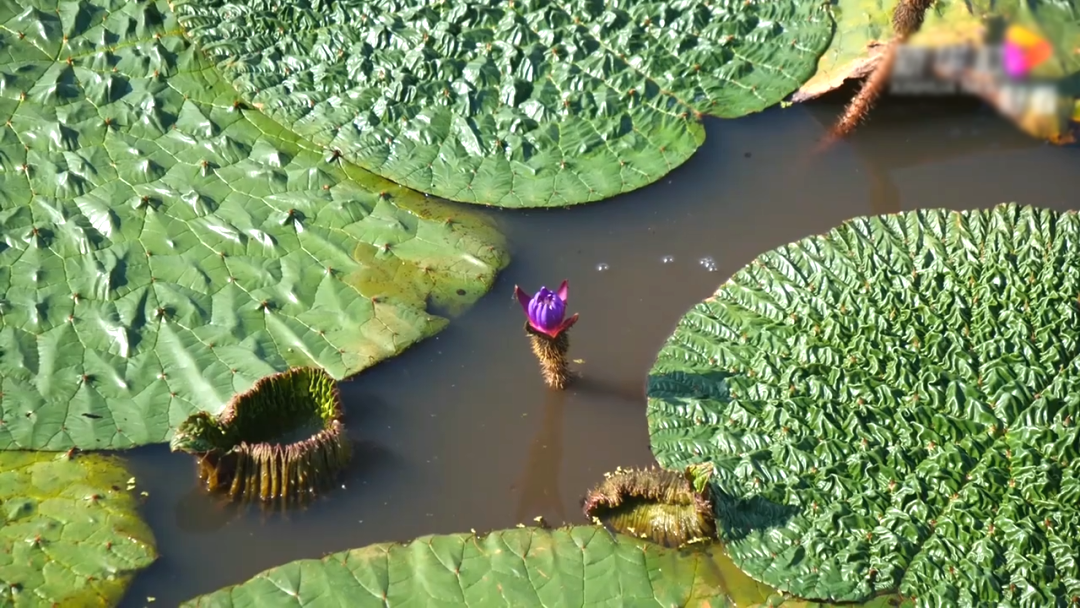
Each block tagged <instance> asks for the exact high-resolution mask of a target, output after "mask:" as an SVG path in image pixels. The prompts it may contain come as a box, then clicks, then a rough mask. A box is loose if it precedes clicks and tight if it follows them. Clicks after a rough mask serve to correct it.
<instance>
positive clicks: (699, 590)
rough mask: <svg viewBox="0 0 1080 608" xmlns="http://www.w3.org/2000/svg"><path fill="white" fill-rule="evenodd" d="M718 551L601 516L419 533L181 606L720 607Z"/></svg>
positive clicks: (284, 569) (299, 564)
mask: <svg viewBox="0 0 1080 608" xmlns="http://www.w3.org/2000/svg"><path fill="white" fill-rule="evenodd" d="M721 559H723V553H722V552H721V551H719V550H716V549H713V550H709V549H701V550H681V551H680V550H674V549H665V548H663V547H661V546H659V545H655V544H652V543H649V542H647V541H642V540H637V539H634V538H632V537H629V536H623V535H613V534H611V533H610V532H608V531H607V530H605V529H604V528H602V527H599V526H581V527H576V528H565V529H559V530H544V529H538V528H516V529H512V530H502V531H498V532H492V533H491V534H488V535H486V536H477V535H474V534H450V535H446V536H424V537H420V538H418V539H416V540H414V541H412V542H410V543H409V544H406V545H401V544H390V543H387V544H378V545H371V546H369V547H365V548H363V549H353V550H351V551H344V552H341V553H335V554H333V555H329V556H327V557H325V558H323V559H321V560H313V559H306V560H299V561H295V562H292V563H290V564H286V565H284V566H280V567H277V568H272V569H270V570H267V571H265V572H262V573H260V574H258V575H256V576H255V577H254V578H252V579H251V580H249V581H247V582H245V583H243V584H241V585H236V586H234V587H226V588H225V589H222V590H220V591H217V592H214V593H211V594H208V595H204V596H200V597H197V598H195V599H193V600H191V601H189V602H187V603H186V604H184V606H187V607H188V608H194V607H200V608H204V607H215V608H234V607H235V608H241V607H244V608H247V607H254V606H258V607H259V608H264V607H265V608H276V607H278V606H303V607H315V606H350V607H354V608H366V607H368V606H372V607H383V606H388V605H389V606H398V605H417V606H436V605H437V606H445V607H451V606H477V607H479V606H492V607H494V606H508V607H513V608H528V607H530V606H535V607H540V606H558V607H559V608H575V607H584V606H615V605H617V606H628V607H630V606H633V607H639V606H640V607H645V606H657V607H659V606H664V607H667V606H704V605H711V606H713V607H714V608H723V607H724V606H727V605H728V603H727V601H726V599H725V597H726V595H725V592H724V580H723V576H722V575H721V574H720V571H719V569H718V567H717V561H719V560H721Z"/></svg>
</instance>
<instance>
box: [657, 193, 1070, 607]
mask: <svg viewBox="0 0 1080 608" xmlns="http://www.w3.org/2000/svg"><path fill="white" fill-rule="evenodd" d="M1078 242H1080V216H1078V215H1077V214H1076V213H1075V212H1067V213H1058V212H1054V211H1047V210H1040V209H1035V208H1031V207H1019V206H1017V205H1003V206H999V207H996V208H994V209H993V210H985V211H968V212H963V213H957V212H948V211H943V210H921V211H914V212H907V213H901V214H897V215H888V216H878V217H871V218H859V219H855V220H851V221H850V222H847V223H845V224H843V225H842V226H841V227H839V228H836V229H834V230H832V231H830V232H829V233H827V234H825V235H822V236H815V237H809V238H807V239H803V240H802V241H799V242H796V243H793V244H791V245H788V246H785V247H782V248H779V249H776V250H773V251H770V252H768V253H765V254H763V255H761V256H760V257H759V258H758V259H757V260H755V261H754V262H752V263H751V264H750V265H748V266H746V267H745V268H743V269H742V270H740V271H739V272H737V273H736V274H735V276H734V277H733V278H732V279H731V280H730V281H728V282H727V283H725V284H724V285H722V286H721V287H720V289H719V290H718V291H717V292H716V294H715V295H714V296H713V297H711V298H710V299H708V300H706V301H705V302H703V303H701V304H699V305H698V306H696V307H695V308H694V309H692V310H691V311H690V312H689V313H688V314H687V315H686V316H685V317H684V318H683V319H682V321H681V322H680V323H679V325H678V328H677V329H676V331H675V333H674V335H673V336H672V337H671V338H670V340H669V341H668V343H667V344H666V345H665V346H664V348H663V349H662V350H661V352H660V355H659V358H658V360H657V363H656V366H655V367H654V369H653V370H652V372H651V374H650V378H649V387H648V394H649V409H648V416H649V426H650V434H651V441H652V447H653V451H654V453H655V454H656V457H657V459H658V460H659V461H660V463H661V465H663V466H665V467H667V468H671V469H676V470H679V469H681V468H682V467H685V466H688V465H691V464H695V463H700V462H710V463H712V464H713V466H714V467H715V469H716V473H715V474H714V476H713V478H712V479H713V483H714V489H715V490H716V491H717V505H718V506H717V516H718V528H719V529H720V533H721V536H722V538H724V539H726V540H727V542H728V549H729V551H730V554H731V556H732V558H733V559H734V560H735V562H736V563H737V564H738V565H739V566H740V567H741V568H742V569H743V570H745V571H746V572H747V573H748V574H750V575H751V576H753V577H754V578H756V579H758V580H761V581H763V582H765V583H767V584H770V585H773V586H775V587H778V588H779V589H781V590H782V591H788V592H791V593H793V594H795V595H798V596H801V597H806V598H812V599H830V600H852V601H857V600H863V599H865V598H867V597H869V596H871V595H872V594H873V593H875V592H877V591H886V590H890V589H895V588H898V589H899V591H900V592H901V593H903V594H904V595H907V596H915V597H917V598H918V602H919V605H920V606H937V605H950V606H964V605H1002V604H1008V605H1014V606H1023V607H1031V608H1035V607H1043V606H1063V605H1065V603H1066V602H1067V601H1069V598H1073V597H1076V596H1078V595H1080V566H1078V564H1077V560H1076V553H1075V550H1074V549H1073V547H1074V541H1075V539H1076V538H1078V536H1080V509H1078V506H1077V505H1078V504H1080V449H1078V447H1077V446H1078V445H1080V439H1078V438H1080V430H1078V427H1077V422H1078V420H1080V399H1077V397H1076V395H1078V394H1080V330H1078V322H1080V309H1078V306H1080V305H1078V303H1077V294H1078V293H1080V268H1078V265H1080V258H1078V257H1077V255H1076V248H1077V243H1078Z"/></svg>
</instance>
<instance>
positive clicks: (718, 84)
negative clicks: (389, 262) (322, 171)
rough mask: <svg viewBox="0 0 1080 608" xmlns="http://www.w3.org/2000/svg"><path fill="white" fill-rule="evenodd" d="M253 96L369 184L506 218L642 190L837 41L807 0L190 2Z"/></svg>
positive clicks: (799, 75) (785, 89) (201, 30)
mask: <svg viewBox="0 0 1080 608" xmlns="http://www.w3.org/2000/svg"><path fill="white" fill-rule="evenodd" d="M177 11H178V12H179V13H180V14H181V20H182V22H183V24H184V25H185V27H186V28H188V30H189V32H190V33H191V35H192V36H193V38H194V39H195V40H197V41H198V42H199V43H201V45H202V46H204V47H205V48H206V49H207V51H208V52H209V53H210V54H211V55H212V56H213V57H214V58H215V59H216V60H217V61H218V62H219V64H218V65H219V67H220V68H221V70H222V71H223V73H225V74H227V75H228V77H229V78H231V79H232V80H233V82H234V84H235V86H236V87H237V88H238V90H239V91H240V92H241V94H242V96H243V97H244V98H245V99H246V100H249V101H251V102H252V103H254V105H255V106H256V107H259V108H262V109H263V110H264V111H265V112H266V113H267V115H268V116H270V117H271V118H273V119H275V120H277V121H279V122H281V123H282V124H285V125H288V126H290V127H291V128H293V129H294V130H295V131H296V132H297V133H299V134H301V135H302V136H304V137H307V138H310V139H311V140H312V141H315V142H316V143H318V144H321V145H324V146H326V147H328V148H331V149H336V150H338V151H340V152H341V153H342V154H344V155H345V156H346V157H347V158H349V159H351V160H354V161H356V162H357V163H358V164H360V165H361V166H362V167H365V168H367V169H370V170H372V171H374V172H376V173H379V174H380V175H382V176H384V177H387V178H389V179H392V180H394V181H395V182H397V183H400V184H403V185H405V186H408V187H411V188H416V189H417V190H420V191H423V192H429V193H432V194H437V195H439V196H442V197H445V198H449V199H452V200H457V201H463V202H469V203H481V204H488V205H498V206H504V207H542V206H564V205H572V204H576V203H584V202H589V201H596V200H600V199H604V198H608V197H611V196H614V195H616V194H620V193H623V192H628V191H630V190H633V189H635V188H639V187H641V186H644V185H646V184H649V183H651V182H653V181H655V180H657V179H659V178H660V177H661V176H663V175H665V174H666V173H668V172H669V171H671V170H672V169H674V168H675V167H677V166H678V165H680V164H682V162H683V161H685V160H686V159H687V158H688V157H689V156H690V155H691V154H693V152H694V150H696V149H697V148H698V146H699V145H701V143H702V141H704V131H703V129H702V127H701V124H700V122H699V121H698V118H699V117H700V115H702V114H710V115H714V116H720V117H737V116H742V115H744V114H747V113H750V112H756V111H759V110H762V109H764V108H766V107H769V106H771V105H773V104H775V103H777V102H778V101H780V100H781V99H783V98H784V97H785V96H786V95H788V94H789V93H791V92H792V91H794V90H795V89H797V88H798V87H799V85H801V84H802V83H803V81H805V80H806V79H807V78H809V77H810V76H811V75H812V74H813V73H814V69H815V66H816V64H817V59H818V56H819V55H820V54H821V52H822V51H823V50H824V49H825V46H826V45H827V44H828V42H829V38H830V37H831V33H832V21H831V19H830V17H829V15H828V11H827V9H826V7H825V6H823V5H822V4H821V3H819V2H812V1H805V0H746V1H742V0H740V1H739V2H709V1H706V0H686V1H684V2H678V3H669V2H660V1H654V0H635V1H632V2H629V3H620V4H612V3H605V2H598V1H593V0H572V1H570V2H558V1H553V0H518V1H516V2H515V1H510V2H503V1H501V0H499V1H493V0H483V1H473V0H457V1H448V2H437V3H432V2H427V1H426V0H330V1H326V2H312V3H290V2H279V1H278V0H238V1H227V0H182V1H180V2H178V3H177Z"/></svg>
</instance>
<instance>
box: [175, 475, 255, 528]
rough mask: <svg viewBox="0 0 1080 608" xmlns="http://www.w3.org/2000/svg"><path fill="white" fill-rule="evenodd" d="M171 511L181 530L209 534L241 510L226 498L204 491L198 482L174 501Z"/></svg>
mask: <svg viewBox="0 0 1080 608" xmlns="http://www.w3.org/2000/svg"><path fill="white" fill-rule="evenodd" d="M173 513H174V514H175V516H176V528H177V529H178V530H180V531H181V532H187V533H189V534H209V533H211V532H216V531H218V530H220V529H221V528H222V527H223V526H225V524H227V523H229V522H230V521H232V520H233V519H235V518H236V517H238V516H239V515H240V513H241V510H240V507H239V506H238V505H236V504H234V503H232V502H231V501H229V500H228V499H226V498H223V497H221V496H218V495H214V494H210V493H208V492H206V491H205V490H203V488H202V487H201V484H200V485H198V486H196V487H194V488H191V490H189V491H188V492H187V493H186V494H185V495H184V496H183V498H181V499H180V500H178V501H176V506H174V507H173Z"/></svg>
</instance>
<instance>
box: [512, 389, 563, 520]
mask: <svg viewBox="0 0 1080 608" xmlns="http://www.w3.org/2000/svg"><path fill="white" fill-rule="evenodd" d="M565 406H566V393H564V392H562V391H550V392H549V393H548V395H547V399H545V403H544V413H543V416H542V418H541V421H540V427H539V428H538V429H537V432H536V437H534V438H533V440H532V443H531V444H530V445H529V456H528V461H527V462H526V463H525V472H524V474H523V475H522V479H521V482H520V484H519V485H520V487H521V498H520V499H518V507H517V518H518V520H520V521H521V522H522V523H528V522H529V520H532V519H533V518H536V517H544V519H545V520H547V521H557V522H562V521H566V520H567V517H566V508H565V506H566V505H565V502H564V501H563V499H562V497H561V495H560V493H559V470H560V469H561V468H562V465H563V449H562V448H563V438H562V436H563V433H562V427H563V408H564V407H565Z"/></svg>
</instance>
